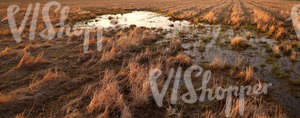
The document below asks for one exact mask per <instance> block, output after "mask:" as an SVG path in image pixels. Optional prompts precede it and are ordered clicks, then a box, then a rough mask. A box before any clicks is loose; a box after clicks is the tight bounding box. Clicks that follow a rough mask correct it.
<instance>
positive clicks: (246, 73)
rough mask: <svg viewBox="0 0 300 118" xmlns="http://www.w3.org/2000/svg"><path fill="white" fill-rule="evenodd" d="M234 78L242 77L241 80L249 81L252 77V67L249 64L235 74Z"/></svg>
mask: <svg viewBox="0 0 300 118" xmlns="http://www.w3.org/2000/svg"><path fill="white" fill-rule="evenodd" d="M236 78H240V79H243V81H251V80H252V79H253V78H254V72H253V67H252V66H249V67H247V68H245V69H244V70H243V71H241V72H239V73H238V74H237V76H236Z"/></svg>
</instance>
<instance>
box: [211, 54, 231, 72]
mask: <svg viewBox="0 0 300 118" xmlns="http://www.w3.org/2000/svg"><path fill="white" fill-rule="evenodd" d="M226 66H227V64H226V61H222V60H221V59H220V58H219V57H215V58H214V60H213V61H212V62H211V63H210V65H209V67H210V68H211V69H214V70H219V69H224V68H226Z"/></svg>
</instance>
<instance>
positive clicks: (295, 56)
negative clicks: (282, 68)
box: [290, 50, 297, 61]
mask: <svg viewBox="0 0 300 118" xmlns="http://www.w3.org/2000/svg"><path fill="white" fill-rule="evenodd" d="M290 59H291V61H296V60H297V52H296V51H294V50H293V51H292V52H291V55H290Z"/></svg>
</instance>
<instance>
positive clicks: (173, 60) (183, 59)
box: [167, 53, 192, 68]
mask: <svg viewBox="0 0 300 118" xmlns="http://www.w3.org/2000/svg"><path fill="white" fill-rule="evenodd" d="M190 65H192V59H191V58H190V57H189V56H187V55H186V54H183V53H179V54H178V55H177V56H176V57H169V58H168V59H167V67H169V68H170V67H174V66H181V67H188V66H190Z"/></svg>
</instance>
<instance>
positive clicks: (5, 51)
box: [0, 47, 10, 57]
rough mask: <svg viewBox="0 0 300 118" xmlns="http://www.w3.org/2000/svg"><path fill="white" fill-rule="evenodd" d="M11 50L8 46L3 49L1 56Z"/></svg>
mask: <svg viewBox="0 0 300 118" xmlns="http://www.w3.org/2000/svg"><path fill="white" fill-rule="evenodd" d="M9 51H10V49H9V48H8V47H6V48H5V49H4V50H2V51H1V52H0V57H1V56H5V55H7V54H8V52H9Z"/></svg>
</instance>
